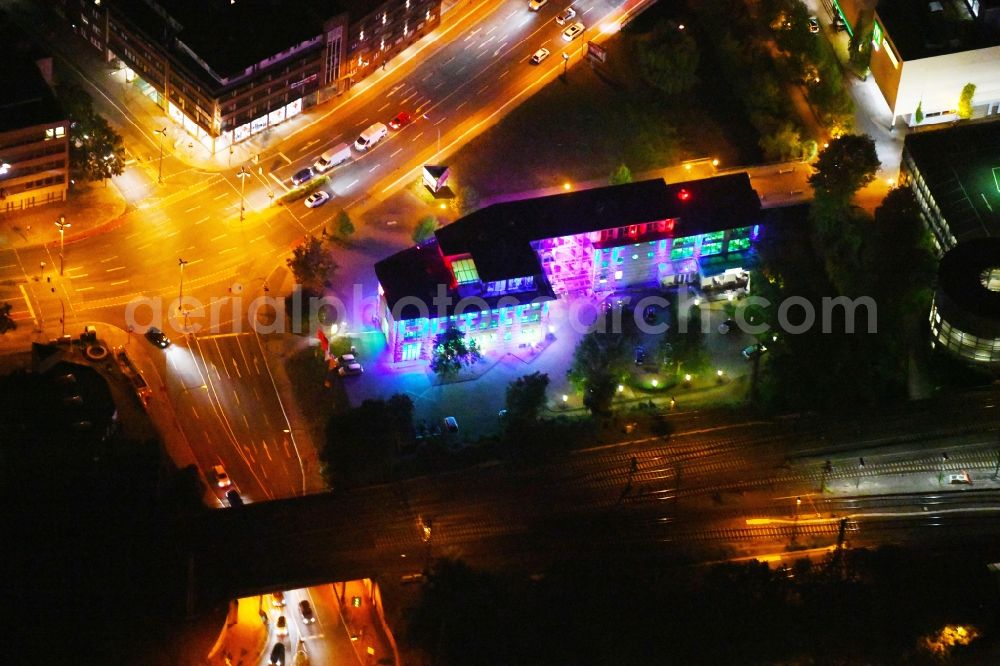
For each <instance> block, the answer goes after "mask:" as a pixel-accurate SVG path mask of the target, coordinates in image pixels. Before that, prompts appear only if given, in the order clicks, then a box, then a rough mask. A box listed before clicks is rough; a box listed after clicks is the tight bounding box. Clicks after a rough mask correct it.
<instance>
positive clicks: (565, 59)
mask: <svg viewBox="0 0 1000 666" xmlns="http://www.w3.org/2000/svg"><path fill="white" fill-rule="evenodd" d="M562 57H563V78H564V79H565V78H566V68H567V67H568V66H569V54H568V53H563V54H562Z"/></svg>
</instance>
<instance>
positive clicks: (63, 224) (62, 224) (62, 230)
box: [56, 215, 73, 275]
mask: <svg viewBox="0 0 1000 666" xmlns="http://www.w3.org/2000/svg"><path fill="white" fill-rule="evenodd" d="M56 226H57V227H58V228H59V275H62V274H63V247H64V245H65V243H64V241H65V240H66V228H67V227H72V226H73V225H72V224H70V223H69V222H67V221H66V218H65V217H63V216H62V215H60V216H59V219H58V220H56Z"/></svg>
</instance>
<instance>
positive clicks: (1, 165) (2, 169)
mask: <svg viewBox="0 0 1000 666" xmlns="http://www.w3.org/2000/svg"><path fill="white" fill-rule="evenodd" d="M8 171H10V164H8V163H7V162H0V176H6V175H7V172H8Z"/></svg>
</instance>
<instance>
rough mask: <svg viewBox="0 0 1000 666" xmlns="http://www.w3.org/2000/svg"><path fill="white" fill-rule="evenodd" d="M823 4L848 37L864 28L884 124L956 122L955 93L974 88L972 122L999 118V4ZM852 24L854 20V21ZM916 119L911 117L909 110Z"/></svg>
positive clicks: (911, 0) (976, 0)
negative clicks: (888, 118)
mask: <svg viewBox="0 0 1000 666" xmlns="http://www.w3.org/2000/svg"><path fill="white" fill-rule="evenodd" d="M872 4H873V3H872V2H871V0H830V5H829V7H830V11H831V13H832V14H833V16H835V17H836V16H839V17H841V18H842V19H843V21H844V23H845V25H846V27H847V30H848V32H849V33H851V34H852V36H853V32H854V31H855V30H857V29H858V27H859V26H865V25H870V26H871V47H872V55H871V64H870V68H871V73H872V76H874V78H875V83H876V84H877V85H878V88H879V90H880V91H881V92H882V96H883V97H884V98H885V101H886V104H888V105H889V109H890V110H891V112H892V122H893V125H895V123H896V120H897V119H899V118H902V119H903V120H904V122H906V123H907V125H909V126H911V127H912V126H915V125H921V124H931V123H940V122H947V121H952V120H955V119H957V118H958V115H957V110H958V100H959V97H960V95H961V93H962V88H963V87H964V86H965V85H966V84H968V83H971V84H973V85H975V86H976V92H975V96H974V98H973V107H974V112H975V115H976V116H984V115H993V114H997V113H1000V67H998V66H997V63H998V62H1000V0H879V2H878V3H877V4H876V5H875V8H874V10H872V9H870V7H871V5H872ZM859 19H860V20H859ZM918 108H919V109H920V112H919V113H918V112H917V109H918Z"/></svg>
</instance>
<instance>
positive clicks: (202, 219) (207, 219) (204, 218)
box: [195, 217, 212, 224]
mask: <svg viewBox="0 0 1000 666" xmlns="http://www.w3.org/2000/svg"><path fill="white" fill-rule="evenodd" d="M210 219H212V218H211V217H203V218H201V219H200V220H198V221H197V222H195V224H201V223H202V222H208V221H209V220H210Z"/></svg>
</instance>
